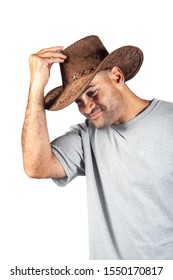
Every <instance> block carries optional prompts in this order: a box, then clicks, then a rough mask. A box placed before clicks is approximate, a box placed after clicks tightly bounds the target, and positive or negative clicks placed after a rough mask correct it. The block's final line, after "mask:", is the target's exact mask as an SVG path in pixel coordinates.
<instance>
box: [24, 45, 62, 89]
mask: <svg viewBox="0 0 173 280" xmlns="http://www.w3.org/2000/svg"><path fill="white" fill-rule="evenodd" d="M62 50H63V47H62V46H61V47H52V48H47V49H42V50H41V51H39V52H37V53H35V54H32V55H31V56H30V58H29V64H30V76H31V78H30V87H31V88H32V89H34V91H35V92H38V91H39V92H41V93H43V92H44V88H45V86H46V84H47V82H48V80H49V76H50V69H51V66H52V65H53V64H54V63H57V62H59V63H63V62H64V60H65V59H66V58H67V56H66V55H64V54H63V53H62V52H61V51H62Z"/></svg>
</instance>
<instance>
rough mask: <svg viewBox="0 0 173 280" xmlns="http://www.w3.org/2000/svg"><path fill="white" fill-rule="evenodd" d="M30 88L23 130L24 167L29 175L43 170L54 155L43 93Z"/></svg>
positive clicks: (33, 175)
mask: <svg viewBox="0 0 173 280" xmlns="http://www.w3.org/2000/svg"><path fill="white" fill-rule="evenodd" d="M34 91H35V90H34V89H33V88H30V92H29V96H28V103H27V108H26V114H25V119H24V124H23V130H22V151H23V163H24V169H25V172H26V173H27V175H28V176H30V177H35V176H36V174H38V177H39V173H40V172H43V169H44V166H45V165H46V163H47V160H48V159H49V158H50V157H51V156H52V151H51V146H50V140H49V134H48V129H47V122H46V114H45V109H44V97H43V93H39V94H38V92H34Z"/></svg>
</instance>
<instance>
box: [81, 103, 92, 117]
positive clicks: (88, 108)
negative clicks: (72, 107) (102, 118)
mask: <svg viewBox="0 0 173 280" xmlns="http://www.w3.org/2000/svg"><path fill="white" fill-rule="evenodd" d="M94 107H95V103H94V102H93V101H92V100H87V101H85V102H84V103H83V106H82V112H81V113H82V114H84V115H89V114H90V113H91V112H92V110H93V109H94Z"/></svg>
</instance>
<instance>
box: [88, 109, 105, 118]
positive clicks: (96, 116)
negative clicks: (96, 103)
mask: <svg viewBox="0 0 173 280" xmlns="http://www.w3.org/2000/svg"><path fill="white" fill-rule="evenodd" d="M101 112H102V109H99V110H97V111H96V112H94V113H93V114H90V115H89V118H90V119H92V120H96V119H97V118H98V117H99V116H100V113H101Z"/></svg>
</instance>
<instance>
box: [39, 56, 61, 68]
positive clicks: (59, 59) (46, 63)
mask: <svg viewBox="0 0 173 280" xmlns="http://www.w3.org/2000/svg"><path fill="white" fill-rule="evenodd" d="M63 62H64V59H63V58H60V57H58V58H53V57H50V58H47V59H46V60H45V62H44V64H45V65H46V66H49V65H51V64H53V63H63Z"/></svg>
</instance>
